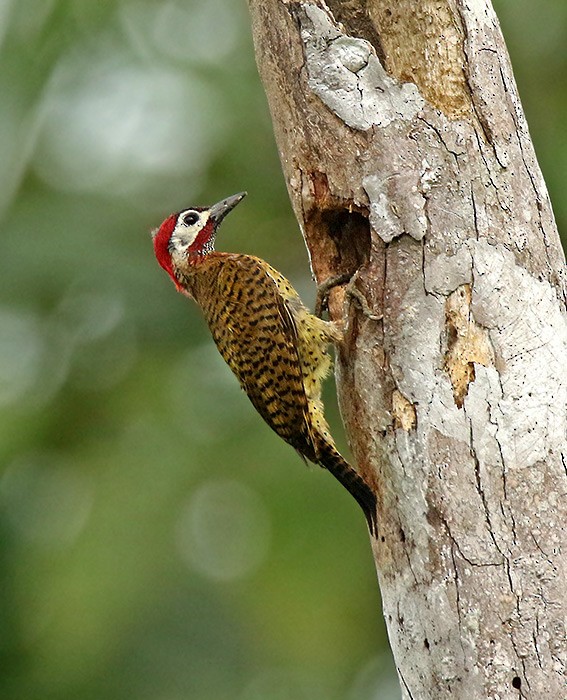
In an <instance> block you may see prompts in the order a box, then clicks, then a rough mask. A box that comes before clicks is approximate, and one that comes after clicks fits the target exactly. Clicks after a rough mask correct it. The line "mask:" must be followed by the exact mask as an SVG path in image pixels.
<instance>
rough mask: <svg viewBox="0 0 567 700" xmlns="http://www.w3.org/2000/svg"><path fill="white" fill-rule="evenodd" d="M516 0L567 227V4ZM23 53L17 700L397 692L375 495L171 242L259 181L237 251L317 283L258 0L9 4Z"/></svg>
mask: <svg viewBox="0 0 567 700" xmlns="http://www.w3.org/2000/svg"><path fill="white" fill-rule="evenodd" d="M496 9H497V11H498V13H499V16H500V18H501V22H502V25H503V28H504V32H505V35H506V37H507V41H508V46H509V50H510V53H511V55H512V60H513V63H514V67H515V71H516V77H517V80H518V83H519V86H520V92H521V95H522V98H523V101H524V106H525V108H526V112H527V116H528V121H529V123H530V126H531V130H532V134H533V137H534V140H535V144H536V149H537V151H538V155H539V158H540V162H541V165H542V168H543V170H544V174H545V176H546V179H547V182H548V186H549V189H550V192H551V195H552V199H553V200H554V203H555V210H556V214H557V217H558V222H559V226H560V229H562V230H564V228H565V226H564V223H565V219H566V217H567V204H566V203H565V201H564V199H563V198H562V196H561V194H562V192H561V188H562V183H563V182H564V181H565V179H566V178H565V175H564V173H565V169H566V167H567V153H566V150H567V136H566V131H565V128H564V113H565V109H566V100H567V92H566V90H565V87H566V86H565V75H567V65H566V64H567V53H566V52H565V48H564V47H565V36H566V34H567V4H565V2H564V1H563V0H543V1H542V2H538V3H533V2H530V1H528V0H498V2H497V3H496ZM0 66H1V70H0V95H1V98H0V227H1V240H2V256H1V258H0V279H1V281H2V285H1V298H0V328H1V333H0V436H1V438H0V459H1V465H2V472H1V475H0V537H1V548H0V557H1V567H0V596H1V597H0V663H1V665H0V669H1V672H0V697H2V698H6V699H8V698H10V699H12V698H13V699H18V700H19V699H21V700H24V699H25V700H29V699H30V698H41V699H42V700H51V699H52V698H53V699H54V700H55V699H57V700H67V699H68V700H77V699H78V698H80V699H81V700H89V699H91V698H92V699H93V700H94V699H95V698H96V699H97V700H99V699H100V698H105V699H114V698H116V699H117V700H121V699H124V700H126V699H130V698H136V699H137V700H144V699H146V698H147V699H148V700H178V699H179V700H181V699H186V698H191V700H224V699H226V700H228V699H229V698H230V699H231V700H233V699H235V698H236V699H237V700H272V699H273V700H302V699H305V700H318V699H321V700H323V699H325V700H342V699H346V700H370V699H378V698H380V699H381V700H390V699H394V698H398V697H399V691H398V690H397V689H396V680H395V678H394V676H393V667H392V664H391V661H390V659H389V654H388V650H387V640H386V634H385V629H384V625H383V623H382V621H381V617H380V600H379V593H378V590H377V584H376V579H375V573H374V570H373V561H372V557H371V553H370V549H369V545H368V540H367V536H366V530H365V526H364V522H363V519H362V517H361V515H360V513H359V512H358V511H357V509H356V507H355V505H354V504H353V503H351V502H350V501H349V499H347V497H346V495H345V493H343V492H342V491H341V489H340V488H339V486H338V485H337V484H336V483H334V480H333V479H332V478H331V477H330V476H329V475H327V474H325V473H323V472H319V471H318V470H308V469H305V468H304V466H303V465H302V464H301V462H300V460H299V459H298V458H297V456H296V455H295V453H294V451H293V450H292V449H291V448H289V447H287V446H286V445H284V444H283V443H281V442H280V441H279V440H278V439H277V438H276V436H275V435H274V434H272V433H271V432H270V430H269V429H268V428H267V427H266V426H265V425H264V424H263V423H262V422H261V420H260V419H259V418H258V416H257V415H256V414H255V412H254V411H253V409H252V408H251V406H250V405H249V403H248V401H247V399H246V398H245V396H244V395H243V394H242V392H240V391H239V389H238V387H237V383H236V380H235V379H234V378H233V377H232V375H231V374H230V372H229V371H228V370H227V368H226V367H225V366H224V365H223V363H222V361H221V360H220V359H219V357H218V356H217V353H216V350H215V349H214V347H213V345H212V342H211V340H210V339H209V336H208V333H207V331H206V329H205V327H204V323H203V321H202V319H201V317H200V315H199V312H198V310H197V309H196V308H195V307H194V306H192V305H191V304H190V303H189V302H188V301H187V300H186V299H184V298H183V297H182V296H181V295H178V294H176V293H175V290H174V288H173V286H172V285H171V283H169V281H168V280H167V279H166V276H165V274H164V273H163V272H162V271H161V270H160V269H159V268H158V266H157V265H156V263H155V261H154V259H153V254H152V249H151V241H150V236H149V231H150V229H151V228H153V227H154V226H157V225H158V224H159V223H160V221H161V220H162V219H163V218H164V217H165V216H166V215H167V214H169V213H170V212H171V211H175V210H178V209H180V208H183V207H185V206H187V205H191V204H207V203H212V202H213V201H216V200H217V199H220V198H221V197H224V196H227V195H229V194H232V193H234V192H236V191H239V190H242V189H247V190H248V191H249V193H250V196H249V198H248V199H247V200H246V201H245V202H244V203H243V204H242V205H241V206H240V207H239V208H238V210H237V211H236V212H235V213H234V214H233V215H232V216H231V217H230V218H229V219H228V220H227V223H226V224H225V225H224V227H223V231H222V235H221V239H220V240H219V242H218V243H219V245H220V246H222V247H224V248H225V249H228V250H235V251H245V252H249V253H253V254H256V255H260V256H262V257H264V258H266V259H268V260H269V261H270V262H271V263H272V264H274V265H275V266H276V267H278V268H279V269H281V270H282V271H283V272H284V273H286V274H287V275H288V276H290V277H291V279H292V280H293V281H294V282H295V283H296V285H297V286H298V288H299V289H300V290H301V292H302V294H303V296H304V298H305V300H306V301H308V302H311V301H312V298H313V296H314V292H313V286H312V284H311V282H310V278H309V270H308V264H307V259H306V253H305V250H304V248H303V245H302V242H301V238H300V235H299V233H298V231H297V226H296V223H295V221H294V219H293V218H292V215H291V212H290V207H289V203H288V200H287V195H286V191H285V187H284V183H283V179H282V175H281V172H280V168H279V163H278V159H277V153H276V149H275V146H274V142H273V137H272V133H271V126H270V121H269V116H268V113H267V108H266V103H265V98H264V95H263V92H262V89H261V86H260V83H259V80H258V77H257V73H256V68H255V64H254V59H253V53H252V44H251V38H250V32H249V27H248V18H247V12H246V5H245V3H244V2H234V1H232V2H231V1H229V0H166V1H165V2H158V1H157V0H154V1H152V0H124V1H123V2H120V1H118V0H116V1H114V2H113V1H112V0H108V1H106V2H101V1H100V0H21V1H19V2H18V1H16V0H12V1H10V0H5V1H4V2H2V3H0ZM328 400H329V403H330V406H331V408H330V419H331V423H332V424H333V425H334V432H335V433H337V434H338V438H339V442H341V440H342V443H341V444H342V445H343V447H344V438H342V429H341V426H340V421H339V418H338V413H337V410H336V406H335V404H334V402H333V391H332V387H331V388H330V389H329V392H328ZM345 449H346V448H345Z"/></svg>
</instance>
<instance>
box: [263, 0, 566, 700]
mask: <svg viewBox="0 0 567 700" xmlns="http://www.w3.org/2000/svg"><path fill="white" fill-rule="evenodd" d="M250 10H251V14H252V26H253V33H254V41H255V46H256V54H257V61H258V66H259V70H260V74H261V77H262V80H263V82H264V86H265V89H266V92H267V95H268V101H269V104H270V109H271V113H272V118H273V122H274V129H275V134H276V139H277V143H278V147H279V152H280V156H281V160H282V164H283V169H284V174H285V177H286V181H287V184H288V189H289V193H290V197H291V200H292V204H293V207H294V210H295V213H296V215H297V218H298V221H299V223H300V226H301V228H302V231H303V233H304V236H305V240H306V243H307V246H308V248H309V252H310V255H311V261H312V266H313V271H314V274H315V276H316V278H317V280H318V281H319V282H321V281H323V280H325V279H327V278H329V277H332V276H335V275H339V274H341V273H348V274H350V275H352V278H351V282H350V283H349V285H348V286H347V287H345V286H344V285H343V286H338V287H335V289H334V290H333V291H332V293H331V297H330V303H329V307H330V314H331V316H332V317H333V318H337V319H338V318H343V319H344V320H345V323H346V334H345V341H344V343H343V344H342V345H341V347H340V348H339V349H338V360H337V374H338V386H339V394H340V401H341V409H342V413H343V418H344V421H345V425H346V429H347V433H348V436H349V439H350V444H351V447H352V451H353V454H354V456H355V459H356V463H357V465H358V469H359V471H360V472H361V473H362V474H363V475H364V476H365V477H366V479H367V480H368V481H369V482H370V483H371V484H373V485H374V487H375V489H376V493H377V496H378V502H379V529H380V533H379V537H378V539H377V540H376V541H375V542H373V550H374V556H375V560H376V566H377V570H378V577H379V580H380V587H381V591H382V600H383V607H384V615H385V618H386V624H387V627H388V632H389V637H390V643H391V646H392V651H393V654H394V658H395V663H396V667H397V670H398V674H399V679H400V684H401V687H402V693H403V696H404V698H413V699H414V700H418V699H419V700H421V699H425V698H431V699H432V700H442V699H444V698H451V699H452V700H455V699H456V698H457V699H458V698H462V699H463V700H465V699H466V700H470V699H476V698H499V699H501V700H504V699H507V698H519V697H521V698H533V699H534V700H542V699H543V698H550V699H553V700H558V699H559V698H564V697H566V695H567V690H566V685H565V683H566V679H565V663H566V659H567V648H566V633H565V620H566V619H567V583H566V582H567V571H566V565H565V561H566V554H565V552H564V550H565V544H566V535H565V532H566V531H567V527H566V523H567V498H566V493H567V455H566V446H565V435H566V423H567V416H566V382H567V379H566V374H567V372H566V363H567V361H566V359H565V358H566V356H567V355H566V344H567V331H566V323H565V281H564V280H565V278H564V258H563V255H562V252H561V247H560V242H559V237H558V235H557V231H556V228H555V224H554V220H553V213H552V210H551V206H550V203H549V199H548V195H547V191H546V188H545V184H544V182H543V180H542V176H541V173H540V170H539V167H538V165H537V162H536V158H535V155H534V150H533V146H532V144H531V141H530V138H529V133H528V129H527V125H526V122H525V118H524V115H523V112H522V109H521V105H520V101H519V98H518V94H517V90H516V85H515V83H514V79H513V76H512V70H511V67H510V63H509V59H508V55H507V52H506V48H505V45H504V41H503V38H502V35H501V32H500V28H499V25H498V21H497V19H496V17H495V15H494V11H493V9H492V7H491V5H490V2H489V0H474V1H472V0H417V1H416V0H395V1H394V0H390V1H388V0H345V1H342V2H341V0H328V2H327V4H325V2H323V0H309V1H307V0H306V1H304V2H303V1H300V0H299V1H298V0H250ZM349 289H350V292H349V293H347V291H348V290H349ZM562 551H563V552H564V553H563V554H562Z"/></svg>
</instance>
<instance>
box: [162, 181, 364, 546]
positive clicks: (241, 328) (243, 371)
mask: <svg viewBox="0 0 567 700" xmlns="http://www.w3.org/2000/svg"><path fill="white" fill-rule="evenodd" d="M245 194H246V193H245V192H242V193H240V194H236V195H234V196H232V197H228V198H227V199H223V200H222V201H220V202H218V203H217V204H214V205H213V206H211V207H191V208H189V209H184V210H183V211H180V212H177V213H176V214H172V215H171V216H169V217H168V218H167V219H165V221H164V222H163V223H162V224H161V226H160V227H159V229H157V230H156V231H155V232H154V234H153V240H154V251H155V255H156V258H157V260H158V262H159V264H160V265H161V266H162V267H163V269H164V270H165V271H166V272H167V273H168V274H169V276H170V277H171V279H172V280H173V282H174V283H175V286H176V287H177V289H178V291H180V292H182V293H184V294H186V295H187V296H189V297H191V298H193V299H194V300H195V301H196V302H197V304H198V305H199V306H200V307H201V309H202V311H203V313H204V315H205V319H206V321H207V323H208V325H209V328H210V331H211V334H212V336H213V339H214V341H215V343H216V345H217V348H218V349H219V352H220V354H221V355H222V357H223V358H224V360H225V361H226V362H227V364H228V365H229V367H230V368H231V370H232V371H233V372H234V374H235V375H236V376H237V378H238V380H239V382H240V384H241V386H242V388H243V389H244V391H245V392H246V393H247V394H248V397H249V399H250V401H251V402H252V404H253V405H254V407H255V408H256V410H257V411H258V413H259V414H260V415H261V416H262V418H263V419H264V420H265V421H266V423H267V424H268V425H269V426H270V427H271V428H272V429H273V430H274V431H275V432H276V433H277V434H278V435H279V436H280V437H282V438H283V439H284V440H285V441H286V442H288V443H289V444H290V445H292V446H293V447H294V448H295V449H296V450H297V452H298V453H299V454H300V455H301V456H302V457H303V458H304V459H308V460H310V461H311V462H314V463H316V464H319V465H320V466H322V467H325V468H326V469H328V470H329V471H330V472H331V474H332V475H333V476H334V477H335V478H336V479H338V481H340V483H341V484H342V485H343V486H344V487H345V488H346V489H347V490H348V491H349V492H350V493H351V494H352V496H354V498H355V499H356V501H357V502H358V503H359V505H360V506H361V508H362V510H363V512H364V515H365V517H366V520H367V522H368V526H369V529H370V532H371V533H372V534H375V533H376V497H375V495H374V493H373V492H372V490H371V489H370V487H369V486H368V484H367V483H366V482H365V481H364V479H363V478H362V477H361V476H360V475H359V474H358V473H357V472H356V471H355V469H353V468H352V467H351V466H350V465H349V464H348V462H347V461H346V460H345V459H344V458H343V457H342V455H341V454H340V453H339V452H338V450H337V448H336V447H335V443H334V441H333V438H332V437H331V434H330V432H329V427H328V425H327V422H326V420H325V417H324V415H323V404H322V401H321V382H322V380H323V379H324V377H325V376H326V375H327V374H328V373H329V370H330V368H331V358H330V356H329V354H328V352H327V346H328V344H329V343H337V342H339V341H340V339H341V331H340V328H339V326H338V325H337V324H335V323H333V322H331V321H324V320H322V319H320V318H318V317H317V316H314V315H312V314H311V313H309V311H308V310H307V308H306V307H305V306H304V305H303V303H302V301H301V299H300V298H299V295H298V294H297V292H296V291H295V289H294V288H293V287H292V286H291V284H290V282H288V280H287V279H286V278H285V277H284V276H283V275H281V274H280V273H279V272H277V270H274V268H273V267H271V266H270V265H268V263H266V262H264V260H261V259H260V258H256V257H253V256H251V255H242V254H239V253H221V252H218V251H215V249H214V244H215V234H216V232H217V229H218V226H219V224H220V223H221V221H222V220H223V219H224V217H225V216H226V215H227V214H228V213H229V212H230V211H231V210H232V209H233V208H234V207H235V206H236V205H237V204H238V203H239V202H240V201H241V200H242V198H243V197H244V196H245Z"/></svg>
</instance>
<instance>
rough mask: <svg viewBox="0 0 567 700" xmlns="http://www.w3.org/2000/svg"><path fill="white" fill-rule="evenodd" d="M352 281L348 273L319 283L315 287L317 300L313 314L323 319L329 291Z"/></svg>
mask: <svg viewBox="0 0 567 700" xmlns="http://www.w3.org/2000/svg"><path fill="white" fill-rule="evenodd" d="M351 279H352V274H351V273H349V272H343V273H342V274H340V275H335V276H334V277H328V278H327V279H326V280H325V281H324V282H321V284H320V285H318V287H317V298H316V300H315V311H314V314H315V316H317V317H318V318H322V317H323V312H324V311H326V310H327V309H328V304H329V294H330V292H331V289H334V288H335V287H338V286H340V285H341V284H346V283H347V282H349V281H350V280H351Z"/></svg>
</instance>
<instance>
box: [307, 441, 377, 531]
mask: <svg viewBox="0 0 567 700" xmlns="http://www.w3.org/2000/svg"><path fill="white" fill-rule="evenodd" d="M318 447H319V450H318V452H319V460H318V461H319V464H320V465H321V466H322V467H324V468H325V469H327V470H328V471H330V472H331V474H332V475H333V476H334V477H335V479H337V481H339V482H340V483H341V484H342V485H343V486H344V487H345V489H346V490H347V491H348V492H349V493H350V494H351V496H353V498H354V499H355V501H356V502H357V503H358V505H359V506H360V507H361V508H362V512H363V513H364V517H365V518H366V522H367V523H368V529H369V530H370V534H371V535H372V536H373V537H377V535H378V523H377V521H376V505H377V504H376V496H375V495H374V493H373V491H372V490H371V488H370V487H369V486H368V484H367V483H366V481H364V479H363V478H362V477H361V476H360V475H359V474H358V473H357V472H356V471H355V470H354V469H353V468H352V467H351V466H350V464H349V463H348V462H347V461H346V460H345V459H344V458H343V457H342V455H341V454H340V453H339V452H338V451H337V450H336V449H335V448H334V447H333V446H332V445H330V444H328V443H323V444H322V445H319V446H318Z"/></svg>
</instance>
